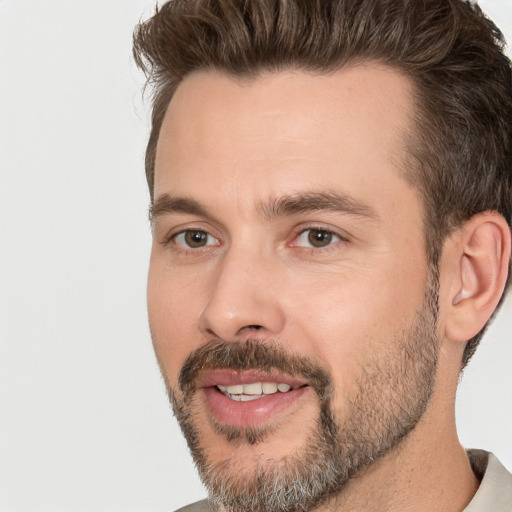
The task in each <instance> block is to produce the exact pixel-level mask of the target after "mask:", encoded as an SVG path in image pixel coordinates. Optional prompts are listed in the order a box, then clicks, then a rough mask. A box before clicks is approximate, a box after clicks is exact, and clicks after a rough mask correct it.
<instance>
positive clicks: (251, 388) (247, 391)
mask: <svg viewBox="0 0 512 512" xmlns="http://www.w3.org/2000/svg"><path fill="white" fill-rule="evenodd" d="M262 392H263V391H262V385H261V382H252V383H251V384H244V391H243V393H244V395H261V393H262Z"/></svg>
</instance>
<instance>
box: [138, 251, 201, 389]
mask: <svg viewBox="0 0 512 512" xmlns="http://www.w3.org/2000/svg"><path fill="white" fill-rule="evenodd" d="M147 301H148V316H149V324H150V329H151V337H152V340H153V346H154V350H155V354H156V357H157V359H158V362H159V364H160V367H161V369H162V370H163V371H164V373H165V375H166V377H167V379H168V381H169V383H170V384H171V385H173V384H174V382H175V381H176V378H177V375H178V373H179V371H180V370H181V367H182V366H183V363H184V362H185V360H186V358H187V357H188V355H189V354H190V352H191V351H192V350H194V349H195V348H197V347H198V346H199V345H200V344H201V338H200V336H199V332H198V330H197V325H198V317H199V313H198V308H200V298H199V295H198V290H197V287H196V286H193V285H190V283H188V284H187V283H183V282H181V280H179V279H177V277H176V276H175V275H173V273H172V272H169V271H168V270H166V269H165V268H162V265H161V264H160V263H159V262H155V261H153V260H152V261H151V264H150V268H149V276H148V295H147Z"/></svg>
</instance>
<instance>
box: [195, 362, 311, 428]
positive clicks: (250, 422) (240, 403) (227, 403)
mask: <svg viewBox="0 0 512 512" xmlns="http://www.w3.org/2000/svg"><path fill="white" fill-rule="evenodd" d="M198 384H199V385H198V387H199V388H200V390H201V392H202V396H203V397H204V400H205V402H204V403H205V405H206V409H207V411H208V413H209V414H210V415H211V417H212V418H213V419H215V421H216V422H217V423H219V424H225V425H231V426H238V427H247V426H256V425H261V424H264V423H267V422H269V421H272V420H275V419H276V418H277V416H278V415H279V416H281V415H282V414H288V413H292V412H293V410H295V409H296V408H297V407H298V404H299V401H300V400H301V398H302V397H303V396H304V395H305V394H307V393H308V391H310V392H312V388H311V387H310V386H309V385H308V383H306V382H303V381H302V382H301V381H300V380H298V379H294V378H292V377H288V376H283V375H269V374H262V373H261V372H254V371H245V372H233V371H228V370H215V371H212V372H208V373H207V374H205V375H203V376H202V377H201V378H200V381H199V382H198Z"/></svg>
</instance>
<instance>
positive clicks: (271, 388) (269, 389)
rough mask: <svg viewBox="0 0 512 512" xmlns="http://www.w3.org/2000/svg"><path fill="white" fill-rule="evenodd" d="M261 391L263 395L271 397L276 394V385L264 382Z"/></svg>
mask: <svg viewBox="0 0 512 512" xmlns="http://www.w3.org/2000/svg"><path fill="white" fill-rule="evenodd" d="M261 389H262V391H263V394H264V395H273V394H274V393H277V384H276V383H275V382H264V383H263V384H262V385H261Z"/></svg>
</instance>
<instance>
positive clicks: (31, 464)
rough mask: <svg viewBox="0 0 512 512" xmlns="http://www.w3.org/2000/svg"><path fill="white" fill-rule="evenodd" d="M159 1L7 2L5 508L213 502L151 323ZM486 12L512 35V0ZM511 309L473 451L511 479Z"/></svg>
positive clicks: (470, 418)
mask: <svg viewBox="0 0 512 512" xmlns="http://www.w3.org/2000/svg"><path fill="white" fill-rule="evenodd" d="M153 5H154V2H153V1H149V0H87V1H77V0H60V1H59V0H0V166H1V167H0V177H1V180H0V246H1V250H0V333H1V334H0V336H1V338H0V511H2V512H4V511H9V512H21V511H37V512H40V511H52V512H60V511H62V512H64V511H65V512H74V511H105V512H107V511H108V512H115V511H124V512H128V511H145V512H151V511H165V510H173V509H174V508H177V507H178V506H181V505H184V504H185V503H188V502H190V501H194V500H196V499H199V498H201V497H202V496H204V494H205V493H204V491H203V490H202V488H201V485H200V484H199V483H198V480H197V477H196V474H195V472H194V469H193V466H192V464H191V462H190V460H189V456H188V452H187V448H186V446H185V443H184V441H183V440H182V438H181V435H180V434H179V431H178V428H177V426H176V424H175V422H174V419H173V418H172V414H171V412H170V410H169V406H168V404H167V399H166V396H165V393H164V387H163V383H162V381H161V379H160V376H159V374H158V369H157V365H156V362H155V359H154V356H153V353H152V349H151V343H150V338H149V333H148V327H147V319H146V305H145V280H146V272H147V259H148V254H149V247H150V233H149V228H148V222H147V205H148V193H147V191H146V185H145V179H144V176H143V172H144V171H143V153H144V145H145V140H146V136H147V133H148V126H149V121H148V113H147V107H145V106H144V104H143V102H142V99H141V94H140V88H141V85H142V83H143V79H142V77H141V75H140V74H139V72H138V71H137V70H136V69H135V66H134V64H133V62H132V61H131V57H130V53H131V32H132V29H133V27H134V25H135V24H136V22H137V21H138V19H139V18H140V17H141V16H147V15H148V14H149V13H150V12H151V11H152V8H153ZM481 5H482V6H483V7H484V9H485V10H486V11H487V12H488V13H489V15H490V16H491V17H492V18H494V19H495V20H496V21H497V22H498V24H499V25H500V26H501V27H502V28H503V29H504V30H505V31H506V33H507V34H508V38H509V39H512V0H487V1H485V2H481ZM511 341H512V301H511V300H509V301H508V303H507V304H505V308H504V309H503V310H502V312H501V314H500V315H499V317H498V318H497V320H496V322H495V323H494V325H493V326H492V328H491V330H490V332H489V335H488V336H487V338H486V339H485V341H484V343H483V345H482V346H481V348H480V349H479V352H478V354H477V356H476V358H475V359H474V361H473V362H472V364H471V366H470V368H469V369H468V370H467V371H466V374H465V376H464V378H463V381H462V385H461V389H460V394H459V400H458V423H459V429H460V434H461V438H462V441H463V443H464V444H465V445H467V446H475V447H482V448H486V449H490V450H493V451H495V452H496V453H497V454H498V455H499V456H500V458H501V459H502V461H503V462H504V463H505V464H506V465H507V466H508V467H509V468H511V469H512V443H511V439H510V438H511V434H512V411H511V398H510V397H511V391H512V371H511V370H512V369H511V364H512V343H511Z"/></svg>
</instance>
